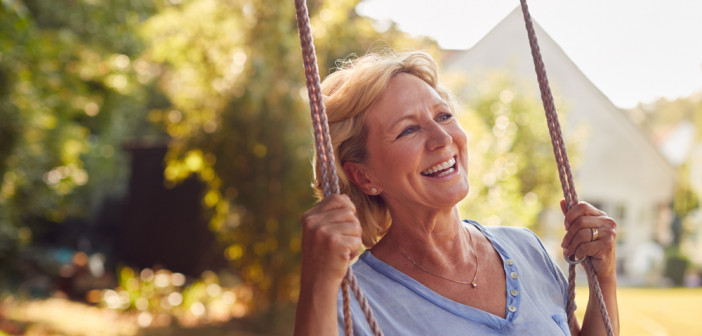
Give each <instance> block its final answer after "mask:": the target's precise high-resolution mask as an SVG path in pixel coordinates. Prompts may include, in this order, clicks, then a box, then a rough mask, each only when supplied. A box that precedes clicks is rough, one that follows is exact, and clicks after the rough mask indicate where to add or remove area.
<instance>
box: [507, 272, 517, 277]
mask: <svg viewBox="0 0 702 336" xmlns="http://www.w3.org/2000/svg"><path fill="white" fill-rule="evenodd" d="M509 276H510V277H511V278H512V279H516V278H518V277H519V275H518V274H517V272H512V273H510V274H509Z"/></svg>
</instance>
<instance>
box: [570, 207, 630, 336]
mask: <svg viewBox="0 0 702 336" xmlns="http://www.w3.org/2000/svg"><path fill="white" fill-rule="evenodd" d="M561 209H562V210H563V214H565V226H566V230H567V232H566V235H565V237H563V243H562V244H561V246H562V247H563V249H564V254H565V255H566V256H572V257H575V258H576V259H581V258H585V257H591V261H592V266H593V268H594V269H595V272H596V273H597V280H598V282H599V284H600V290H601V293H602V297H603V299H604V304H605V306H606V308H607V312H608V315H609V319H610V322H611V325H612V329H613V330H612V331H613V332H614V335H619V308H618V305H617V265H616V256H615V251H614V250H615V243H616V237H617V230H616V229H617V223H615V222H614V220H613V219H612V218H609V217H607V214H605V213H604V212H602V211H601V210H599V209H597V208H595V207H593V206H592V205H590V204H588V203H585V202H579V203H578V204H576V205H575V206H573V208H571V209H570V211H566V206H565V200H562V201H561ZM595 230H596V231H595ZM585 271H586V272H590V270H589V269H588V267H585ZM589 280H590V278H589V277H588V281H589ZM591 285H592V284H591ZM600 313H601V312H600V305H599V299H598V298H597V296H596V295H595V291H594V290H592V289H591V290H590V297H589V299H588V303H587V310H586V311H585V317H584V319H583V325H582V329H579V328H578V327H577V326H576V327H575V330H574V331H573V335H580V336H589V335H606V329H605V324H604V323H603V321H602V318H601V314H600ZM576 325H577V323H576ZM578 329H579V330H578Z"/></svg>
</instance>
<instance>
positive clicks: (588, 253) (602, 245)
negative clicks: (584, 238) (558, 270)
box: [571, 239, 614, 260]
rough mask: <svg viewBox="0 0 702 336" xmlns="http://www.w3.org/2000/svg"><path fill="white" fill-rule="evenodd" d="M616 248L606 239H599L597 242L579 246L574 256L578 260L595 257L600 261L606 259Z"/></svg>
mask: <svg viewBox="0 0 702 336" xmlns="http://www.w3.org/2000/svg"><path fill="white" fill-rule="evenodd" d="M613 248H614V246H613V245H612V244H610V242H609V241H608V240H606V239H598V240H595V241H591V242H587V243H582V244H580V245H578V247H577V248H576V249H575V251H574V252H573V254H571V255H574V256H575V257H576V258H577V259H582V258H585V257H593V258H596V259H599V260H602V259H604V256H605V255H608V254H609V252H611V251H612V249H613Z"/></svg>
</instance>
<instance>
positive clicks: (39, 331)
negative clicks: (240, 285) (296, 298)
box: [0, 287, 702, 336]
mask: <svg viewBox="0 0 702 336" xmlns="http://www.w3.org/2000/svg"><path fill="white" fill-rule="evenodd" d="M577 293H578V295H577V297H576V301H577V304H578V307H581V309H579V310H578V311H577V313H578V314H579V318H580V319H581V320H582V314H584V307H585V306H586V304H587V303H586V301H587V296H588V295H587V288H585V287H583V288H578V290H577ZM618 295H619V314H620V318H621V335H622V336H634V335H636V336H648V335H651V336H654V335H655V336H668V335H670V336H677V335H685V336H688V335H690V336H697V335H699V336H702V328H700V327H699V322H700V320H702V288H696V289H682V288H681V289H640V288H620V289H619V292H618ZM2 311H3V309H2V307H0V316H2V315H3V314H2ZM4 313H5V318H8V317H9V318H10V321H12V320H14V321H15V322H14V324H15V327H19V329H20V330H15V332H17V331H19V333H15V332H12V331H10V332H9V333H3V331H2V330H3V329H4V328H3V324H6V326H5V327H6V328H7V325H9V324H7V321H5V323H3V321H2V320H3V319H2V318H1V317H0V336H2V335H8V334H9V335H13V334H20V335H28V336H30V335H33V336H45V335H46V336H48V335H52V336H54V335H65V336H78V335H86V336H88V335H96V334H99V335H106V336H107V335H114V336H161V335H171V336H190V335H223V336H224V335H227V336H262V335H272V334H270V333H266V334H264V333H261V332H260V331H255V330H256V329H257V328H253V327H251V326H250V325H249V324H247V323H245V322H244V320H233V321H231V322H230V323H226V324H221V325H205V326H199V327H193V328H184V327H166V328H160V329H159V328H148V329H140V328H139V327H138V325H137V323H136V320H135V318H134V315H133V314H118V313H117V312H116V311H112V310H108V309H98V308H95V307H89V306H86V305H84V304H79V303H74V302H69V301H66V300H59V299H49V300H43V301H33V302H27V303H19V304H13V305H10V306H6V307H5V311H4ZM281 329H283V330H288V331H287V332H283V333H278V334H281V335H287V334H290V332H289V330H291V328H286V327H283V328H281ZM5 331H6V332H7V331H9V330H7V329H5Z"/></svg>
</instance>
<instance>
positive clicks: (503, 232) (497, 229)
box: [464, 220, 539, 243]
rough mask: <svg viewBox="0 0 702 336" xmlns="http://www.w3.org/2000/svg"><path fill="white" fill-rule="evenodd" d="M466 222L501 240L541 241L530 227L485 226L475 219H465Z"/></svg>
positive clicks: (490, 236) (489, 236)
mask: <svg viewBox="0 0 702 336" xmlns="http://www.w3.org/2000/svg"><path fill="white" fill-rule="evenodd" d="M464 222H465V223H467V224H471V225H473V226H475V227H476V228H478V229H479V230H480V231H482V232H483V234H485V235H486V236H488V238H496V239H497V240H499V241H501V242H505V241H515V242H524V241H529V242H535V243H536V242H539V238H538V237H537V236H536V234H535V233H534V232H533V231H531V230H530V229H528V228H524V227H516V226H483V225H481V224H480V223H478V222H476V221H473V220H465V221H464Z"/></svg>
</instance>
